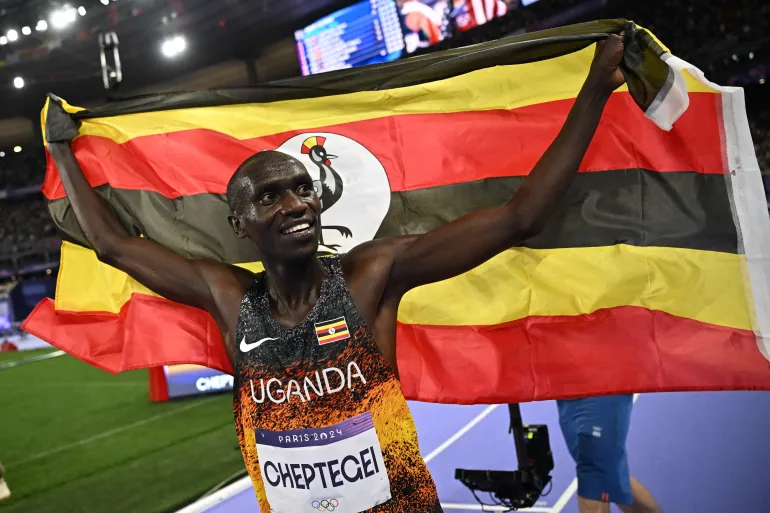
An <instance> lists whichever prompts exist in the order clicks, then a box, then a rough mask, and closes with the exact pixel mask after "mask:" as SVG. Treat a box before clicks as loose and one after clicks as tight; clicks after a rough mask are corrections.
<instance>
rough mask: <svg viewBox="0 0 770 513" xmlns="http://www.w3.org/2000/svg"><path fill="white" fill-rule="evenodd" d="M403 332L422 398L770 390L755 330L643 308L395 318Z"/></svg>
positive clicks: (412, 379)
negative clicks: (506, 319)
mask: <svg viewBox="0 0 770 513" xmlns="http://www.w3.org/2000/svg"><path fill="white" fill-rule="evenodd" d="M397 340H398V347H397V352H398V354H397V358H398V368H399V373H400V376H401V383H402V388H403V390H404V394H405V395H406V396H407V398H408V399H415V400H420V401H426V402H439V403H444V402H448V403H459V404H505V403H514V402H528V401H539V400H546V399H557V398H570V397H586V396H597V395H608V394H613V395H614V394H624V393H636V392H664V391H694V390H770V362H768V361H767V360H766V359H765V358H764V357H763V356H762V354H761V353H760V352H759V349H758V347H757V340H756V337H755V335H754V334H753V333H752V332H751V331H744V330H736V329H730V328H724V327H720V326H714V325H710V324H705V323H701V322H698V321H695V320H692V319H686V318H681V317H676V316H673V315H669V314H666V313H663V312H660V311H653V310H648V309H645V308H639V307H631V306H628V307H617V308H612V309H608V310H601V311H598V312H595V313H593V314H590V315H581V316H575V317H529V318H527V319H523V320H519V321H515V322H511V323H508V324H504V325H499V326H489V327H484V326H477V327H472V326H469V327H459V326H451V327H450V326H419V325H404V324H399V325H398V334H397Z"/></svg>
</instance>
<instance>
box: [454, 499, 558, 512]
mask: <svg viewBox="0 0 770 513" xmlns="http://www.w3.org/2000/svg"><path fill="white" fill-rule="evenodd" d="M441 507H442V508H443V509H449V510H452V509H459V510H463V511H509V510H508V508H505V507H503V506H482V505H480V504H456V503H454V502H442V503H441ZM516 511H521V512H523V513H551V508H538V507H535V508H523V509H517V510H516Z"/></svg>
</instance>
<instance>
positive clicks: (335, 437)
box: [255, 412, 390, 513]
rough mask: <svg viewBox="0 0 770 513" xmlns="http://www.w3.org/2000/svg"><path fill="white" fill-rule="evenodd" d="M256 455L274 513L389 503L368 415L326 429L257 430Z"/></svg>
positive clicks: (346, 510) (352, 512) (349, 511)
mask: <svg viewBox="0 0 770 513" xmlns="http://www.w3.org/2000/svg"><path fill="white" fill-rule="evenodd" d="M255 435H256V440H257V456H258V457H259V468H260V470H261V471H262V481H263V483H264V485H265V493H266V494H267V500H268V502H270V508H271V511H272V512H274V513H297V512H308V513H311V512H322V513H323V512H331V511H334V512H335V513H358V512H360V511H365V510H367V509H371V508H373V507H374V506H377V505H378V504H382V503H383V502H386V501H388V500H390V480H389V479H388V472H387V470H386V468H385V461H384V460H383V457H382V450H381V449H380V441H379V439H378V438H377V432H376V431H375V429H374V422H373V420H372V414H371V413H369V412H367V413H362V414H361V415H358V416H356V417H353V418H351V419H348V420H345V421H342V422H340V423H339V424H335V425H333V426H329V427H326V428H318V429H316V428H312V429H297V430H294V431H267V430H264V429H257V430H256V431H255Z"/></svg>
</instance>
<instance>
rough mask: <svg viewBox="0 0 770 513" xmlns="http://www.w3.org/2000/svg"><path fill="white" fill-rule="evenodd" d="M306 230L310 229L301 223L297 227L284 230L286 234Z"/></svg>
mask: <svg viewBox="0 0 770 513" xmlns="http://www.w3.org/2000/svg"><path fill="white" fill-rule="evenodd" d="M307 228H310V224H308V223H302V224H298V225H297V226H292V227H291V228H289V229H288V230H286V233H287V234H289V233H296V232H298V231H300V230H306V229H307Z"/></svg>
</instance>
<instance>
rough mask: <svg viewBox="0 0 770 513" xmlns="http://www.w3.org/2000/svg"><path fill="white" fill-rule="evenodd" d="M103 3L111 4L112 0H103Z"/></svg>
mask: <svg viewBox="0 0 770 513" xmlns="http://www.w3.org/2000/svg"><path fill="white" fill-rule="evenodd" d="M102 5H110V0H102Z"/></svg>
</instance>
